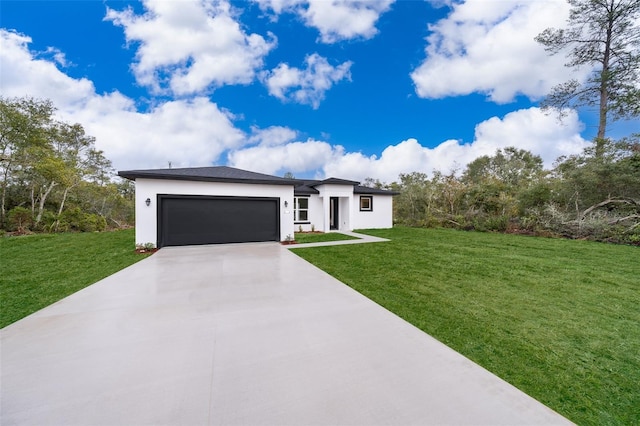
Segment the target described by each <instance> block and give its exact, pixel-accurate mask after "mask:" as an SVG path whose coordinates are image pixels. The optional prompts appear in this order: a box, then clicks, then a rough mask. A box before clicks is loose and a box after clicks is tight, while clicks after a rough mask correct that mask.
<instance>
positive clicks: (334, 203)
mask: <svg viewBox="0 0 640 426" xmlns="http://www.w3.org/2000/svg"><path fill="white" fill-rule="evenodd" d="M329 210H330V211H329V218H331V216H332V215H333V224H331V220H329V230H339V229H340V197H329Z"/></svg>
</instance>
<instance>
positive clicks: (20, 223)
mask: <svg viewBox="0 0 640 426" xmlns="http://www.w3.org/2000/svg"><path fill="white" fill-rule="evenodd" d="M7 221H8V223H9V229H11V230H13V231H17V232H20V233H22V232H26V231H28V230H29V229H31V227H33V214H32V213H31V210H29V209H28V208H26V207H21V206H18V207H14V208H12V209H11V210H9V212H8V213H7Z"/></svg>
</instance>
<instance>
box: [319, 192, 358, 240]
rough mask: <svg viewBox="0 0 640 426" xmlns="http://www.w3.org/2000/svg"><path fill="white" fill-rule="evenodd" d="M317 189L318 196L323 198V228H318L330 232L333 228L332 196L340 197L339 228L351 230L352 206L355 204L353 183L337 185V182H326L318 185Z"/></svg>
mask: <svg viewBox="0 0 640 426" xmlns="http://www.w3.org/2000/svg"><path fill="white" fill-rule="evenodd" d="M316 189H317V190H318V192H320V194H319V195H318V197H320V199H321V200H322V214H323V221H322V227H321V229H318V227H317V226H316V229H318V230H319V231H323V232H329V231H330V230H331V226H330V225H331V223H330V216H329V207H330V199H331V197H339V198H340V200H339V204H340V207H339V210H340V212H339V215H338V220H339V222H340V223H339V230H340V231H351V230H353V227H352V226H351V210H352V209H351V207H350V206H352V205H353V186H351V185H336V184H324V185H318V186H316Z"/></svg>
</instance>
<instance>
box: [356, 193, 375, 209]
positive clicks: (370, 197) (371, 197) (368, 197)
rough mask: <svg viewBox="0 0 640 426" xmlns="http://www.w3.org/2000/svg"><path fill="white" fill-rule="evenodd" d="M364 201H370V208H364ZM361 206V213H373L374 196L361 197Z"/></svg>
mask: <svg viewBox="0 0 640 426" xmlns="http://www.w3.org/2000/svg"><path fill="white" fill-rule="evenodd" d="M362 200H369V208H368V209H363V208H362ZM359 204H360V211H361V212H372V211H373V195H361V196H360V200H359Z"/></svg>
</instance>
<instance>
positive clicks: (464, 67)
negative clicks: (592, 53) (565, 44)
mask: <svg viewBox="0 0 640 426" xmlns="http://www.w3.org/2000/svg"><path fill="white" fill-rule="evenodd" d="M568 13H569V4H568V3H567V2H566V1H565V0H539V1H530V0H512V1H486V0H467V1H465V2H464V3H456V4H454V5H453V10H452V12H451V13H450V15H449V16H448V17H447V18H445V19H442V20H440V21H438V22H437V23H435V24H433V25H430V26H429V29H430V30H431V31H432V33H431V34H430V35H429V36H428V37H427V47H426V55H427V57H426V59H425V60H424V61H423V63H422V64H421V65H420V66H419V67H418V68H417V69H416V70H414V72H413V73H412V74H411V78H412V79H413V82H414V84H415V88H416V92H417V94H418V95H419V96H421V97H423V98H443V97H447V96H459V95H467V94H470V93H476V92H479V93H485V94H487V95H488V97H489V98H490V99H491V100H492V101H494V102H498V103H505V102H510V101H512V100H513V99H514V97H515V96H517V95H519V94H522V95H525V96H528V97H529V98H531V99H538V98H540V97H542V96H544V95H546V94H547V93H548V92H549V90H550V89H551V87H553V86H554V85H556V84H558V83H561V82H563V81H566V80H568V79H569V78H570V76H571V70H570V69H568V68H566V67H565V66H564V63H565V62H566V59H565V58H564V56H563V55H562V54H559V55H555V56H549V55H548V53H547V52H545V51H544V49H543V47H542V46H541V45H540V44H538V43H537V42H536V41H535V40H534V37H535V36H536V35H538V34H539V33H540V32H542V31H543V30H544V29H545V28H547V27H563V26H564V25H565V21H566V18H567V17H568ZM586 72H588V70H584V72H583V73H581V74H580V75H578V78H582V77H584V76H586Z"/></svg>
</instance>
